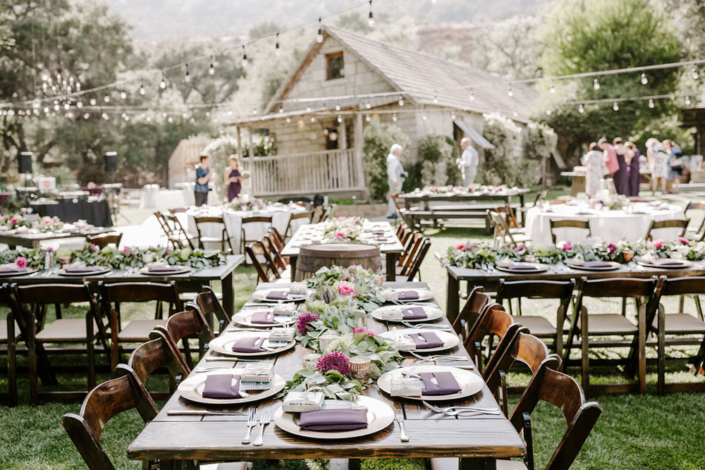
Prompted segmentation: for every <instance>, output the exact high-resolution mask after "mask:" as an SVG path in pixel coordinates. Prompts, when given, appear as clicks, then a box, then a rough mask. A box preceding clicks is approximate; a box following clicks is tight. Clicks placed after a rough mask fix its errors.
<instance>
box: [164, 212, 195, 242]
mask: <svg viewBox="0 0 705 470" xmlns="http://www.w3.org/2000/svg"><path fill="white" fill-rule="evenodd" d="M163 218H164V220H165V221H166V223H167V225H168V226H169V227H170V231H171V238H169V241H170V242H171V244H172V246H173V247H174V248H185V247H188V248H191V249H192V250H194V249H196V246H195V244H194V243H193V237H191V235H189V234H188V232H186V229H184V226H183V225H181V221H180V220H179V218H178V217H177V216H176V215H175V214H166V215H163Z"/></svg>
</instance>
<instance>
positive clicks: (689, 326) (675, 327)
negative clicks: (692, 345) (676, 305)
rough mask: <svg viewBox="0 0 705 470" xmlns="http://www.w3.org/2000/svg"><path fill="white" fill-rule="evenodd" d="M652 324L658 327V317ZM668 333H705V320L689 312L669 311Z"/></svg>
mask: <svg viewBox="0 0 705 470" xmlns="http://www.w3.org/2000/svg"><path fill="white" fill-rule="evenodd" d="M652 326H653V328H654V329H655V330H656V329H658V318H654V323H653V324H652ZM666 333H670V334H684V335H686V334H689V333H705V322H703V321H702V320H700V319H699V318H696V317H694V316H692V315H688V314H687V313H669V314H668V315H666Z"/></svg>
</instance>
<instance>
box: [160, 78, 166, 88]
mask: <svg viewBox="0 0 705 470" xmlns="http://www.w3.org/2000/svg"><path fill="white" fill-rule="evenodd" d="M159 88H161V89H162V90H163V89H165V88H166V78H164V75H162V81H161V82H159Z"/></svg>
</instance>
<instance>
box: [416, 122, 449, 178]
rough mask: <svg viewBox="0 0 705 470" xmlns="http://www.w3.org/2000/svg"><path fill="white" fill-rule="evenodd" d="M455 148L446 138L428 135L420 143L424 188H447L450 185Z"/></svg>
mask: <svg viewBox="0 0 705 470" xmlns="http://www.w3.org/2000/svg"><path fill="white" fill-rule="evenodd" d="M452 158H453V146H452V145H450V144H449V143H448V142H447V141H446V137H445V136H442V135H438V134H428V135H426V136H425V137H424V138H423V139H421V142H419V160H420V162H421V184H422V185H423V186H427V185H429V186H445V185H447V184H448V170H449V168H450V167H452V166H453V165H454V162H453V161H452Z"/></svg>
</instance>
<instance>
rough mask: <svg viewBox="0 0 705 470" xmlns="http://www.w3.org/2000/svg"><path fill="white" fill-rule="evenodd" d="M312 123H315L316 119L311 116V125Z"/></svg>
mask: <svg viewBox="0 0 705 470" xmlns="http://www.w3.org/2000/svg"><path fill="white" fill-rule="evenodd" d="M314 122H316V117H315V116H311V124H313V123H314Z"/></svg>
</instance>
